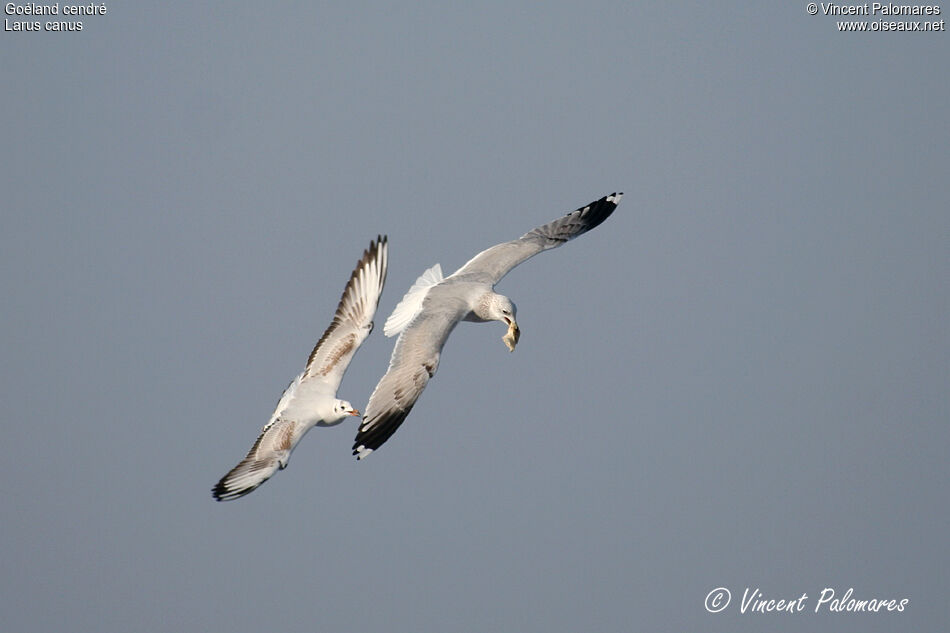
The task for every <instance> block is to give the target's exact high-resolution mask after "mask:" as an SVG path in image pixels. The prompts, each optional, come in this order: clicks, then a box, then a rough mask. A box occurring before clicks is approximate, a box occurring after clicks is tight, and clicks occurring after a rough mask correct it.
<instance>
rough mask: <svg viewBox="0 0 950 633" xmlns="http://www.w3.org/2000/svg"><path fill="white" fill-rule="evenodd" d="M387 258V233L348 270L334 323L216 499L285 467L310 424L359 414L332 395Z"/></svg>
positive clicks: (364, 331) (369, 317) (358, 339)
mask: <svg viewBox="0 0 950 633" xmlns="http://www.w3.org/2000/svg"><path fill="white" fill-rule="evenodd" d="M387 261H388V243H387V240H386V237H385V236H383V237H377V239H376V240H374V241H372V242H370V245H369V248H368V249H367V250H365V251H364V252H363V257H362V258H361V259H360V261H359V262H358V263H357V265H356V269H355V270H353V273H352V274H351V275H350V279H349V282H347V284H346V288H345V289H344V290H343V296H342V297H341V298H340V303H339V305H338V306H337V309H336V314H335V315H334V317H333V322H332V323H330V326H329V327H328V328H327V329H326V331H325V332H324V333H323V336H322V337H321V338H320V340H319V341H318V342H317V345H316V346H315V347H314V348H313V351H312V352H311V353H310V357H309V359H308V360H307V366H306V368H305V369H304V370H303V372H301V373H300V375H298V376H297V377H296V378H294V379H293V381H292V382H291V383H290V386H289V387H287V390H286V391H284V395H282V396H281V398H280V401H279V402H278V403H277V408H276V409H275V410H274V413H273V415H271V418H270V421H269V422H268V423H267V424H266V425H264V428H263V429H261V433H260V435H259V436H258V438H257V441H256V442H254V446H252V447H251V450H250V451H248V453H247V456H246V457H245V458H244V459H243V460H241V462H240V463H239V464H238V465H237V466H235V467H234V468H232V469H231V471H230V472H228V474H226V475H225V476H224V477H222V478H221V481H219V482H218V483H217V485H216V486H215V487H214V488H213V489H212V491H211V493H212V495H213V496H214V498H215V499H217V500H218V501H230V500H231V499H237V498H239V497H243V496H244V495H246V494H248V493H249V492H252V491H253V490H255V489H257V487H258V486H260V485H261V484H262V483H264V482H265V481H267V480H268V479H270V477H271V476H272V475H273V474H274V473H275V472H277V471H278V470H283V469H284V468H286V467H287V463H288V461H289V460H290V454H291V453H292V452H293V450H294V447H296V446H297V443H298V442H300V440H301V439H302V438H303V436H304V435H305V434H306V433H307V431H309V430H310V429H311V428H313V427H314V426H335V425H337V424H339V423H340V422H342V421H343V420H345V419H346V418H347V417H348V416H359V414H360V412H359V411H357V410H356V409H354V408H353V405H351V404H350V403H349V402H347V401H346V400H340V399H339V398H337V397H336V391H337V389H338V388H339V386H340V382H341V381H342V380H343V374H344V372H346V368H347V366H348V365H349V364H350V360H352V358H353V355H354V354H355V353H356V350H357V349H359V346H360V345H361V344H362V343H363V341H364V340H366V337H367V336H369V334H370V332H371V331H372V330H373V316H374V315H375V314H376V306H377V305H378V304H379V295H380V294H381V293H382V291H383V284H385V282H386V267H387Z"/></svg>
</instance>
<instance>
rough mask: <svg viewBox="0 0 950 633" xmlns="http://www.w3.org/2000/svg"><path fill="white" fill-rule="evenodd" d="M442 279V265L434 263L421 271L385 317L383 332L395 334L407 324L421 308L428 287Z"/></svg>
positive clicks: (390, 334)
mask: <svg viewBox="0 0 950 633" xmlns="http://www.w3.org/2000/svg"><path fill="white" fill-rule="evenodd" d="M441 281H442V267H441V266H440V265H439V264H436V265H435V266H433V267H432V268H430V269H428V270H427V271H425V272H424V273H422V274H421V275H420V276H419V278H418V279H416V283H414V284H412V287H411V288H409V292H407V293H406V295H405V296H404V297H403V298H402V300H401V301H400V302H399V304H398V305H396V309H395V310H393V313H392V314H390V315H389V318H388V319H386V324H385V325H383V334H385V335H386V336H395V335H396V334H399V333H400V332H402V331H403V330H405V329H406V326H407V325H409V324H410V323H411V322H412V320H413V319H414V318H416V315H417V314H419V311H420V310H422V302H423V301H424V300H425V298H426V294H428V292H429V288H431V287H432V286H434V285H436V284H438V283H439V282H441Z"/></svg>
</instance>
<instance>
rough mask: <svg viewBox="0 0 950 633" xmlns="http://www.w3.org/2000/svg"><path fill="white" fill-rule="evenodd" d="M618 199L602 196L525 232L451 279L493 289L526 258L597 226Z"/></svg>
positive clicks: (476, 259) (485, 253) (480, 256)
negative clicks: (463, 278)
mask: <svg viewBox="0 0 950 633" xmlns="http://www.w3.org/2000/svg"><path fill="white" fill-rule="evenodd" d="M622 196H623V193H612V194H610V195H609V196H604V197H603V198H601V199H600V200H595V201H594V202H591V203H590V204H588V205H587V206H585V207H581V208H580V209H577V210H576V211H572V212H571V213H568V214H567V215H565V216H564V217H562V218H558V219H557V220H554V221H553V222H549V223H547V224H544V225H542V226H539V227H538V228H536V229H534V230H533V231H528V232H527V233H525V234H524V235H522V236H521V237H520V238H518V239H516V240H512V241H510V242H503V243H501V244H496V245H495V246H492V247H491V248H488V249H486V250H484V251H482V252H481V253H479V254H478V255H476V256H475V257H473V258H472V259H470V260H469V261H468V262H467V263H466V264H465V265H464V266H462V267H461V268H459V269H458V270H457V271H455V272H454V273H453V274H452V277H456V278H460V277H465V278H467V279H472V280H473V281H482V282H486V283H490V284H491V285H495V284H496V283H498V282H499V281H500V280H501V278H502V277H504V276H505V275H507V274H508V271H509V270H511V269H512V268H514V267H515V266H517V265H518V264H520V263H521V262H523V261H524V260H526V259H528V258H529V257H532V256H534V255H537V254H538V253H540V252H541V251H545V250H548V249H550V248H557V247H558V246H560V245H561V244H563V243H564V242H567V241H568V240H572V239H574V238H575V237H577V236H578V235H582V234H584V233H586V232H587V231H589V230H591V229H592V228H594V227H596V226H597V225H599V224H600V223H601V222H603V221H604V220H606V219H607V218H608V217H609V216H610V214H611V213H613V212H614V209H616V208H617V205H618V204H620V198H621V197H622Z"/></svg>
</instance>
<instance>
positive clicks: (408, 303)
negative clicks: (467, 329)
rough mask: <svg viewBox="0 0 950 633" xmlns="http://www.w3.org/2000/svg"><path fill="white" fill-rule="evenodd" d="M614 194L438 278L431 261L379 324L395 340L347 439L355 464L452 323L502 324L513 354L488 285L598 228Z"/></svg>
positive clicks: (398, 420) (388, 423) (422, 381)
mask: <svg viewBox="0 0 950 633" xmlns="http://www.w3.org/2000/svg"><path fill="white" fill-rule="evenodd" d="M621 196H623V194H622V193H612V194H610V195H609V196H604V197H603V198H601V199H600V200H597V201H595V202H591V203H590V204H588V205H587V206H585V207H581V208H580V209H577V210H576V211H573V212H571V213H568V214H567V215H565V216H564V217H562V218H559V219H557V220H554V221H553V222H549V223H548V224H545V225H543V226H539V227H538V228H536V229H534V230H533V231H529V232H527V233H525V234H524V235H522V236H521V237H520V238H518V239H516V240H512V241H510V242H503V243H501V244H496V245H495V246H492V247H491V248H489V249H486V250H484V251H482V252H481V253H479V254H478V255H476V256H475V257H473V258H472V259H470V260H469V261H468V262H467V263H466V264H465V265H464V266H462V267H461V268H459V269H458V270H457V271H455V272H454V273H452V274H451V275H449V276H448V277H446V278H444V279H443V278H442V268H441V267H440V266H439V264H436V265H435V266H433V267H432V268H430V269H428V270H427V271H425V272H424V273H423V274H422V276H420V277H419V279H417V280H416V282H415V283H414V284H413V285H412V287H410V288H409V292H407V293H406V295H405V296H404V297H403V298H402V300H401V301H400V302H399V304H398V305H397V306H396V309H395V310H393V313H392V315H391V316H390V317H389V318H388V319H387V320H386V324H385V325H384V327H383V333H384V334H385V335H386V336H394V335H396V334H399V338H398V339H397V340H396V345H395V347H394V349H393V354H392V357H391V358H390V361H389V369H388V370H387V371H386V374H385V375H384V376H383V377H382V378H381V379H380V381H379V383H378V384H377V385H376V389H374V390H373V395H372V396H370V399H369V404H368V405H367V406H366V413H365V416H364V417H363V421H362V424H360V428H359V432H358V433H357V435H356V439H355V440H354V442H353V454H354V455H356V456H357V459H363V458H365V457H366V456H368V455H369V454H370V453H372V452H373V451H374V450H376V449H377V448H379V447H380V446H382V445H383V444H384V443H385V442H386V440H388V439H389V438H390V436H392V434H393V433H395V432H396V429H398V428H399V425H400V424H402V423H403V421H404V420H405V419H406V416H408V415H409V412H410V411H412V407H413V405H415V403H416V400H418V398H419V396H420V395H421V394H422V390H423V389H425V387H426V384H427V383H428V382H429V379H430V378H432V376H433V375H435V372H436V370H437V369H438V367H439V357H440V355H441V353H442V347H443V345H445V341H446V340H447V339H448V337H449V334H451V333H452V330H453V329H455V326H456V325H458V323H459V321H475V322H478V323H484V322H486V321H501V322H502V323H504V324H505V325H507V326H508V331H507V332H506V333H505V336H504V337H503V338H502V341H503V342H504V343H505V345H506V346H507V347H508V349H509V350H511V351H512V352H513V351H514V350H515V345H517V343H518V338H519V337H520V335H521V330H520V329H519V328H518V322H517V320H516V318H515V317H516V309H515V305H514V303H512V302H511V300H510V299H509V298H508V297H506V296H504V295H500V294H498V293H496V292H495V291H494V289H493V288H494V285H495V284H496V283H498V282H499V281H500V280H501V278H502V277H504V276H505V275H506V274H507V273H508V271H510V270H511V269H512V268H514V267H515V266H517V265H518V264H520V263H521V262H523V261H525V260H526V259H528V258H529V257H532V256H534V255H537V254H538V253H540V252H542V251H546V250H548V249H551V248H557V247H558V246H560V245H561V244H563V243H564V242H567V241H568V240H571V239H573V238H575V237H577V236H578V235H582V234H584V233H586V232H587V231H589V230H591V229H592V228H594V227H596V226H597V225H599V224H600V223H601V222H603V221H604V220H606V219H607V218H608V217H609V216H610V214H611V213H613V211H614V209H616V208H617V205H618V204H619V203H620V198H621Z"/></svg>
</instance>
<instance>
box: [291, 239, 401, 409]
mask: <svg viewBox="0 0 950 633" xmlns="http://www.w3.org/2000/svg"><path fill="white" fill-rule="evenodd" d="M388 250H389V248H388V240H387V238H386V236H381V237H377V238H376V240H374V241H372V242H370V243H369V248H368V249H367V250H365V251H363V257H362V258H361V259H360V261H359V262H358V263H357V264H356V268H355V269H354V270H353V273H352V274H351V275H350V280H349V281H348V282H347V284H346V288H345V289H344V290H343V296H342V297H340V304H339V305H338V306H337V308H336V314H335V315H334V316H333V322H332V323H330V326H329V327H328V328H327V330H326V332H324V333H323V336H322V337H320V340H319V341H318V342H317V345H316V346H315V347H314V348H313V351H312V352H311V353H310V358H309V359H308V360H307V368H306V369H305V370H304V378H305V379H312V378H317V379H320V380H323V381H324V382H326V383H327V385H328V386H329V387H330V390H331V393H333V394H335V393H336V390H337V389H338V388H339V386H340V382H341V381H342V380H343V374H344V372H346V368H347V366H349V364H350V360H351V359H352V358H353V354H355V353H356V350H357V349H359V346H360V345H362V343H363V341H365V340H366V337H367V336H369V333H370V332H372V331H373V316H374V315H375V314H376V306H377V305H378V304H379V295H380V294H381V293H382V292H383V285H384V284H385V283H386V267H387V262H388V258H389V256H388Z"/></svg>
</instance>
